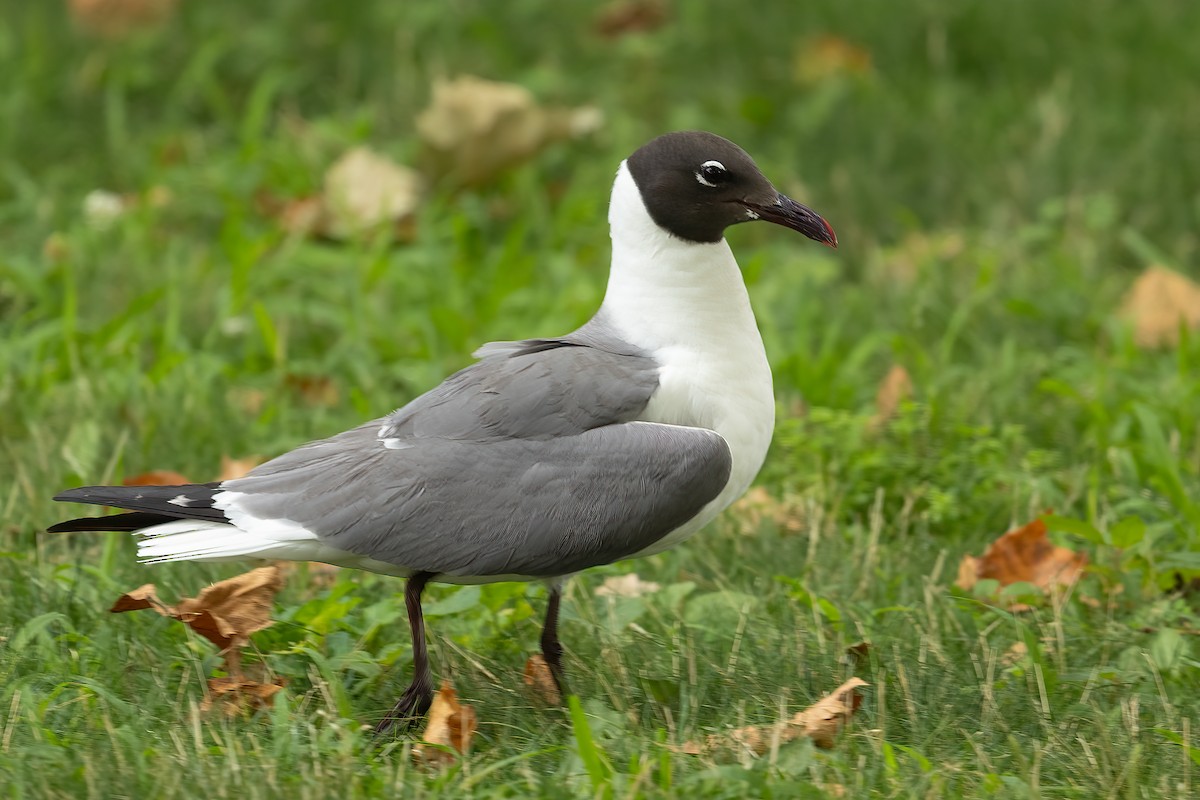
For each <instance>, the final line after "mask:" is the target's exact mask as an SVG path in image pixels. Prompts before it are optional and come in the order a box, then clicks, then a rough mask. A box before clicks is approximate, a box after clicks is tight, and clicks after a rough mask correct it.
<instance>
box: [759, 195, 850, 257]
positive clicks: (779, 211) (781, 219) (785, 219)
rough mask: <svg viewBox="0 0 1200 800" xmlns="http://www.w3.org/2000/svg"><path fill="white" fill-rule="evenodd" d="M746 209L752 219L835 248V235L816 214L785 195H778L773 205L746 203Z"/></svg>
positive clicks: (827, 224)
mask: <svg viewBox="0 0 1200 800" xmlns="http://www.w3.org/2000/svg"><path fill="white" fill-rule="evenodd" d="M746 209H747V210H748V211H749V212H750V213H751V216H752V217H753V218H754V219H762V220H766V221H767V222H774V223H775V224H776V225H782V226H783V227H785V228H791V229H792V230H794V231H799V232H800V233H803V234H804V235H805V236H807V237H808V238H810V239H812V240H813V241H817V242H820V243H821V244H825V245H829V246H830V247H837V245H838V241H837V234H836V233H834V232H833V228H832V227H831V226H830V225H829V223H828V222H826V221H825V218H824V217H822V216H821V215H820V214H818V213H817V212H815V211H813V210H812V209H811V208H809V207H808V206H806V205H804V204H803V203H797V202H796V201H795V200H793V199H792V198H790V197H788V196H787V195H783V194H781V195H778V196H777V197H776V199H775V202H774V203H764V204H758V203H747V204H746Z"/></svg>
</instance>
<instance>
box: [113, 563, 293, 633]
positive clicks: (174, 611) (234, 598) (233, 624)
mask: <svg viewBox="0 0 1200 800" xmlns="http://www.w3.org/2000/svg"><path fill="white" fill-rule="evenodd" d="M282 586H283V580H282V578H281V576H280V571H279V568H278V567H276V566H269V567H260V568H258V569H255V570H251V571H250V572H246V573H244V574H242V575H236V576H234V577H232V578H229V579H228V580H224V581H220V582H219V583H214V584H213V585H212V586H209V587H208V588H207V589H205V590H204V591H202V592H200V594H199V596H197V597H194V598H185V599H184V600H181V601H180V602H179V603H178V604H176V605H175V606H170V605H167V604H166V603H163V602H162V601H161V600H159V599H158V597H157V595H156V594H155V588H154V584H152V583H148V584H146V585H145V586H141V587H138V588H137V589H134V590H133V591H132V592H128V593H126V594H123V595H121V596H120V597H119V598H117V602H116V603H115V604H113V607H112V608H110V609H109V611H111V612H113V613H120V612H123V611H137V610H140V609H145V608H150V609H153V610H155V611H157V612H158V613H159V614H162V615H163V616H164V617H172V618H173V619H177V620H179V621H180V622H182V623H184V624H185V625H187V626H188V627H190V628H191V629H192V630H194V631H196V633H198V634H200V635H201V636H203V637H204V638H205V639H208V640H209V641H210V642H212V643H213V644H215V645H216V646H217V647H218V648H220V649H221V650H228V649H230V648H235V647H241V646H242V645H244V644H245V643H246V642H247V641H249V637H250V634H252V633H254V632H256V631H261V630H262V629H263V628H267V627H270V625H271V603H272V600H273V599H274V597H275V594H276V593H277V592H278V591H279V590H280V588H282Z"/></svg>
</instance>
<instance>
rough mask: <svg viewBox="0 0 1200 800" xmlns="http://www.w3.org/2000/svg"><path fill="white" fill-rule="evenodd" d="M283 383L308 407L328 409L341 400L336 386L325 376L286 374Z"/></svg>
mask: <svg viewBox="0 0 1200 800" xmlns="http://www.w3.org/2000/svg"><path fill="white" fill-rule="evenodd" d="M283 383H284V385H285V386H287V387H288V388H289V389H291V390H292V391H294V392H296V393H297V394H299V395H300V397H301V398H302V399H303V400H304V402H305V403H307V404H308V405H310V406H318V407H323V408H329V407H331V406H336V405H337V404H338V402H339V400H340V399H341V394H340V392H338V387H337V384H336V383H334V382H333V379H332V378H330V377H328V376H326V375H299V374H296V373H288V374H287V375H286V376H284V379H283Z"/></svg>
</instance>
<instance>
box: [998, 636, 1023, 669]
mask: <svg viewBox="0 0 1200 800" xmlns="http://www.w3.org/2000/svg"><path fill="white" fill-rule="evenodd" d="M1027 655H1029V646H1028V645H1026V644H1025V643H1024V642H1015V643H1014V644H1013V645H1012V647H1010V648H1008V649H1007V650H1005V651H1004V655H1002V656H1000V663H1001V664H1003V665H1004V666H1006V667H1011V666H1013V665H1014V664H1016V663H1018V662H1020V661H1024V660H1025V656H1027Z"/></svg>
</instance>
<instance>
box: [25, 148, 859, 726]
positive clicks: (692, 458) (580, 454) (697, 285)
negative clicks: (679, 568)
mask: <svg viewBox="0 0 1200 800" xmlns="http://www.w3.org/2000/svg"><path fill="white" fill-rule="evenodd" d="M755 220H761V221H766V222H771V223H775V224H778V225H782V226H783V227H786V228H790V229H792V230H795V231H797V232H799V233H801V234H803V235H804V236H806V237H808V238H810V239H812V240H814V241H816V242H820V243H822V244H825V245H828V246H830V247H837V236H836V235H835V233H834V231H833V228H832V227H831V226H830V225H829V223H828V222H826V221H825V219H824V218H822V217H821V216H820V215H819V214H817V212H815V211H813V210H812V209H811V208H809V207H807V206H805V205H802V204H801V203H799V202H796V201H795V200H792V199H791V198H789V197H787V196H786V195H784V194H782V193H780V192H779V191H778V190H777V189H776V188H775V187H774V186H773V185H772V183H771V182H770V181H769V180H768V179H767V178H766V177H765V176H764V175H763V173H762V172H761V171H760V170H759V168H758V167H757V165H756V164H755V162H754V160H753V159H752V158H751V157H750V156H749V155H748V154H747V153H746V152H745V151H744V150H743V149H742V148H741V147H739V146H738V145H736V144H734V143H733V142H731V141H729V140H728V139H725V138H722V137H721V136H718V135H716V134H713V133H708V132H704V131H678V132H673V133H667V134H663V135H661V136H658V137H657V138H654V139H652V140H651V141H649V142H648V143H646V144H644V145H643V146H642V147H640V148H638V149H637V150H636V151H635V152H634V153H633V154H632V155H630V156H629V157H628V158H627V159H625V160H623V161H621V162H620V164H619V166H618V169H617V173H616V178H615V180H614V181H613V186H612V194H611V199H610V202H609V210H608V222H609V231H610V238H611V241H612V260H611V266H610V269H609V275H608V283H607V288H606V290H605V293H604V298H603V300H602V302H601V304H600V307H599V309H598V310H597V311H596V313H595V314H594V315H593V316H592V317H591V319H589V320H588V321H587V322H586V323H585V324H584V325H583V326H582V327H580V328H578V329H577V330H575V331H573V332H571V333H568V334H566V335H564V336H560V337H556V338H534V339H522V340H514V341H500V342H491V343H488V344H485V345H483V346H482V347H480V348H479V349H478V350H476V351H475V353H474V356H475V358H476V359H477V360H476V361H474V363H472V364H471V365H469V366H467V367H466V368H464V369H462V370H460V371H459V372H456V373H455V374H453V375H451V376H450V377H449V378H447V379H446V380H445V381H444V382H443V383H441V384H440V385H438V386H436V387H434V388H433V389H431V390H430V391H428V392H426V393H425V394H422V395H420V396H418V397H417V398H416V399H414V400H412V401H411V402H409V403H408V404H407V405H404V406H403V407H401V408H399V409H398V410H396V411H394V412H392V413H390V414H387V415H386V416H383V417H381V418H378V419H374V420H372V421H370V422H367V423H365V424H363V425H360V426H358V427H356V428H352V429H351V430H348V431H345V432H344V433H340V434H337V435H335V436H333V437H331V438H327V439H322V440H319V441H314V442H310V443H308V444H305V445H302V446H300V447H298V448H297V449H295V450H292V451H290V452H287V453H284V454H283V455H280V456H278V457H276V458H274V459H272V460H270V461H267V462H265V463H263V464H261V465H259V466H258V467H256V468H254V469H253V470H251V471H250V472H249V473H248V474H246V475H245V476H243V477H240V478H236V479H233V480H225V481H220V482H215V483H205V484H187V485H179V486H88V487H82V488H77V489H71V490H68V491H64V492H62V493H60V494H58V495H57V496H55V498H54V499H55V500H58V501H63V502H72V503H85V504H94V505H102V506H113V507H117V508H120V509H123V510H124V512H125V513H120V514H115V515H109V516H99V517H84V518H79V519H73V520H69V521H66V522H61V523H59V524H57V525H53V526H52V527H50V528H49V529H48V530H49V531H51V532H68V531H128V532H132V533H133V534H135V535H136V537H137V555H138V558H139V561H140V562H142V563H145V564H158V563H164V562H172V561H200V562H223V561H238V560H245V559H251V560H252V559H263V560H291V561H319V562H325V563H329V564H335V565H338V566H343V567H353V568H358V569H362V570H368V571H372V572H377V573H382V574H384V575H392V576H397V577H400V578H404V579H405V580H406V583H405V589H404V599H405V605H406V609H407V612H408V622H409V628H410V632H411V635H412V656H413V659H412V660H413V678H412V681H411V683H410V684H409V685H408V687H407V688H406V689H405V691H404V693H403V694H402V695H401V697H400V699H399V700H398V701H397V702H396V703H395V705H394V707H393V708H392V709H391V711H390V712H388V713H387V714H386V715H385V716H384V717H383V719H382V720H381V721H380V722H379V724H378V725H377V728H376V730H377V731H379V732H382V731H385V730H387V729H388V728H389V727H391V726H393V725H395V724H398V723H403V724H410V723H411V722H413V721H414V720H415V719H417V718H420V717H421V716H423V715H424V714H425V713H426V712H427V711H428V709H429V706H430V704H431V702H432V699H433V674H432V670H431V668H430V665H429V656H428V652H427V649H426V643H425V624H424V618H423V615H422V610H421V596H422V592H423V590H424V589H425V587H426V585H428V584H429V583H430V582H431V581H432V582H445V583H459V584H476V583H490V582H495V581H532V580H540V581H544V582H545V583H546V584H547V586H548V595H547V603H546V614H545V620H544V624H543V626H542V634H541V641H540V645H541V650H542V656H543V658H544V659H545V662H546V664H547V666H548V667H549V669H550V673H551V675H552V677H553V679H554V681H555V683H556V684H557V686H558V687H559V689H560V690H561V689H562V688H563V687H564V686H565V675H564V669H563V663H562V660H563V653H564V651H563V647H562V644H561V642H560V640H559V636H558V618H559V607H560V603H561V599H562V592H563V583H564V581H565V580H566V579H567V578H568V577H570V576H572V575H574V574H576V573H578V572H581V571H583V570H586V569H588V568H590V567H596V566H600V565H603V564H609V563H612V562H615V561H618V560H623V559H629V558H637V557H642V556H648V555H652V554H654V553H658V552H661V551H663V550H665V549H667V548H669V547H672V546H674V545H676V544H678V543H679V542H681V541H683V540H685V539H687V538H688V537H690V536H691V535H692V534H694V533H696V532H697V531H698V530H700V529H701V528H702V527H704V525H706V524H707V523H708V522H710V521H711V520H712V519H713V518H714V517H716V516H717V514H719V513H720V512H721V511H722V510H723V509H725V508H726V507H727V506H729V505H730V504H731V503H732V502H733V501H734V500H736V499H737V498H738V497H739V496H741V495H742V494H743V493H744V492H745V491H746V490H747V489H748V487H749V486H750V483H751V481H752V480H753V479H754V477H755V475H756V474H757V473H758V471H759V469H760V467H761V466H762V463H763V460H764V458H765V456H766V452H767V447H768V445H769V443H770V441H771V435H772V430H773V427H774V422H775V398H774V391H773V386H772V377H771V369H770V366H769V364H768V362H767V355H766V352H765V349H764V347H763V342H762V337H761V335H760V333H759V330H758V325H757V322H756V320H755V317H754V312H753V310H752V309H751V305H750V298H749V295H748V293H747V290H746V285H745V282H744V280H743V278H742V274H741V272H740V270H739V268H738V264H737V261H736V260H735V259H734V256H733V252H732V251H731V249H730V247H729V244H728V242H727V241H726V239H725V232H726V230H727V229H728V228H729V227H731V226H733V225H737V224H741V223H744V222H750V221H755Z"/></svg>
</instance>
